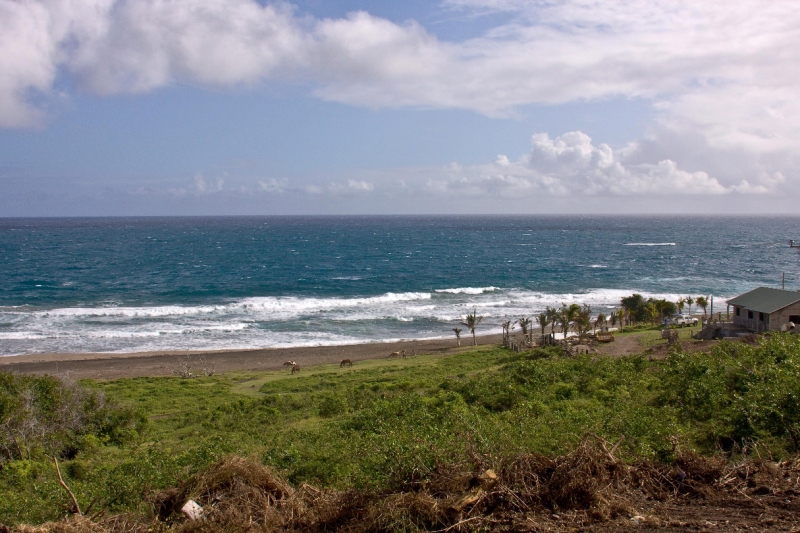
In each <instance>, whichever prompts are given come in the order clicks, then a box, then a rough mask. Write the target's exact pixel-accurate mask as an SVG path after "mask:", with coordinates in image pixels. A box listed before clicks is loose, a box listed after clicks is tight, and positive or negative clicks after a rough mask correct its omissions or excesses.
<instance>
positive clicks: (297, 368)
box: [292, 363, 300, 374]
mask: <svg viewBox="0 0 800 533" xmlns="http://www.w3.org/2000/svg"><path fill="white" fill-rule="evenodd" d="M295 372H300V365H298V364H297V363H295V364H294V365H293V366H292V374H294V373H295Z"/></svg>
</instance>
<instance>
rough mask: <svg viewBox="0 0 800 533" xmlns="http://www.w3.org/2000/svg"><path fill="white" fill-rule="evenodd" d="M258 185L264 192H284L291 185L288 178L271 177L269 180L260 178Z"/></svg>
mask: <svg viewBox="0 0 800 533" xmlns="http://www.w3.org/2000/svg"><path fill="white" fill-rule="evenodd" d="M258 187H259V189H261V190H262V191H263V192H268V193H278V194H281V193H284V192H286V190H287V189H288V187H289V182H288V180H287V179H286V178H281V179H275V178H270V179H268V180H259V181H258Z"/></svg>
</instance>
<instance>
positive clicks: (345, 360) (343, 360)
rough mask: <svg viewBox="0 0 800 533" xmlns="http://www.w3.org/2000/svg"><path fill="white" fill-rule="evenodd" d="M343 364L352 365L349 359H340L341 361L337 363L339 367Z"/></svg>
mask: <svg viewBox="0 0 800 533" xmlns="http://www.w3.org/2000/svg"><path fill="white" fill-rule="evenodd" d="M344 366H353V361H351V360H350V359H342V362H341V363H339V368H342V367H344Z"/></svg>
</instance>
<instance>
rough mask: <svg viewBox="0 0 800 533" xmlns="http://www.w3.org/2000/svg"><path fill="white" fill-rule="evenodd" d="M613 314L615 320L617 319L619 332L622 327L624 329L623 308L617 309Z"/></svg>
mask: <svg viewBox="0 0 800 533" xmlns="http://www.w3.org/2000/svg"><path fill="white" fill-rule="evenodd" d="M614 314H615V315H617V320H619V330H620V332H621V331H622V330H623V329H625V310H624V309H617V312H616V313H614Z"/></svg>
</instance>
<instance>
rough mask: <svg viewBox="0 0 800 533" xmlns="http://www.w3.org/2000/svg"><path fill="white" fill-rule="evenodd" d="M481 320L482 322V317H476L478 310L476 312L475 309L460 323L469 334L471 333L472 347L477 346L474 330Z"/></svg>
mask: <svg viewBox="0 0 800 533" xmlns="http://www.w3.org/2000/svg"><path fill="white" fill-rule="evenodd" d="M481 320H483V317H482V316H478V310H477V308H475V309H473V310H472V314H471V315H467V317H466V318H465V319H464V320H462V321H461V324H463V325H464V326H467V329H469V331H470V333H472V345H473V346H477V345H478V339H476V338H475V328H477V327H478V324H480V323H481Z"/></svg>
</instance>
